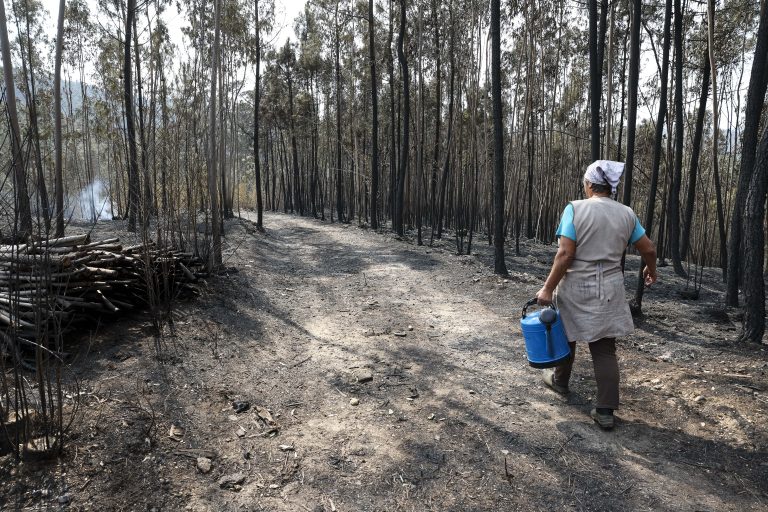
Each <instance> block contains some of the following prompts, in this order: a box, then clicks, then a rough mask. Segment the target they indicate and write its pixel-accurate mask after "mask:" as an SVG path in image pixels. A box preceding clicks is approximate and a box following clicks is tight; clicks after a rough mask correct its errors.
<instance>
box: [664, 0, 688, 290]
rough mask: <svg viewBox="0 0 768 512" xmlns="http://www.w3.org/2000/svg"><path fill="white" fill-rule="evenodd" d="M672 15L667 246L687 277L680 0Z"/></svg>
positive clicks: (676, 267) (681, 18)
mask: <svg viewBox="0 0 768 512" xmlns="http://www.w3.org/2000/svg"><path fill="white" fill-rule="evenodd" d="M674 4H675V5H674V16H675V36H674V39H675V43H674V46H675V63H674V64H675V98H674V102H675V155H674V169H673V171H672V184H671V187H670V190H669V201H668V203H667V206H668V210H669V212H668V213H669V226H670V230H669V231H670V233H669V239H670V240H669V242H670V243H669V245H670V249H671V252H672V266H673V267H674V269H675V273H676V274H677V275H679V276H683V277H687V274H686V273H685V270H684V269H683V264H682V261H681V258H680V185H681V182H682V179H683V149H684V148H683V145H684V143H685V138H684V133H683V128H684V123H683V119H684V117H685V113H684V107H683V101H684V99H683V60H684V59H685V56H684V55H683V8H682V5H681V1H680V0H674Z"/></svg>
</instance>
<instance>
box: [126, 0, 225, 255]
mask: <svg viewBox="0 0 768 512" xmlns="http://www.w3.org/2000/svg"><path fill="white" fill-rule="evenodd" d="M131 1H133V0H131ZM220 26H221V0H214V36H213V59H212V63H211V103H210V105H209V117H208V123H209V126H208V136H209V141H208V194H209V197H210V206H211V236H212V244H211V252H210V255H209V261H208V266H209V268H210V270H214V269H216V268H218V267H219V266H220V265H221V225H220V222H221V220H220V217H221V212H220V211H219V191H218V183H219V180H218V176H217V168H216V166H217V163H218V160H217V158H216V102H217V96H216V87H217V86H218V77H217V73H218V72H219V66H220V63H219V61H220V49H219V45H220V41H221V33H220V32H221V30H220Z"/></svg>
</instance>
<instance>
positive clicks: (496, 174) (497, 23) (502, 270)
mask: <svg viewBox="0 0 768 512" xmlns="http://www.w3.org/2000/svg"><path fill="white" fill-rule="evenodd" d="M500 4H501V2H500V0H491V59H492V62H491V95H492V96H493V243H494V258H493V271H494V272H495V273H497V274H502V275H504V274H507V265H506V263H505V262H504V126H503V124H502V123H503V117H504V116H503V111H502V104H501V5H500Z"/></svg>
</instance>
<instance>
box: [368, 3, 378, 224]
mask: <svg viewBox="0 0 768 512" xmlns="http://www.w3.org/2000/svg"><path fill="white" fill-rule="evenodd" d="M374 22H375V18H374V12H373V0H368V52H369V60H370V67H371V227H372V228H373V229H378V228H379V90H378V84H377V82H376V38H375V35H376V26H375V24H374Z"/></svg>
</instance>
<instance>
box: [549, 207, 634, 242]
mask: <svg viewBox="0 0 768 512" xmlns="http://www.w3.org/2000/svg"><path fill="white" fill-rule="evenodd" d="M643 235H645V228H644V227H643V226H642V224H640V219H638V218H637V217H635V229H634V230H633V231H632V235H631V236H630V237H629V243H630V244H634V243H636V242H637V241H638V240H640V239H641V238H643ZM555 236H557V237H558V238H560V237H561V236H564V237H566V238H570V239H571V240H573V241H574V242H578V238H577V234H576V227H575V226H574V225H573V205H572V204H570V203H569V204H568V205H567V206H566V207H565V210H563V215H562V216H561V217H560V225H559V226H557V231H556V232H555Z"/></svg>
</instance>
